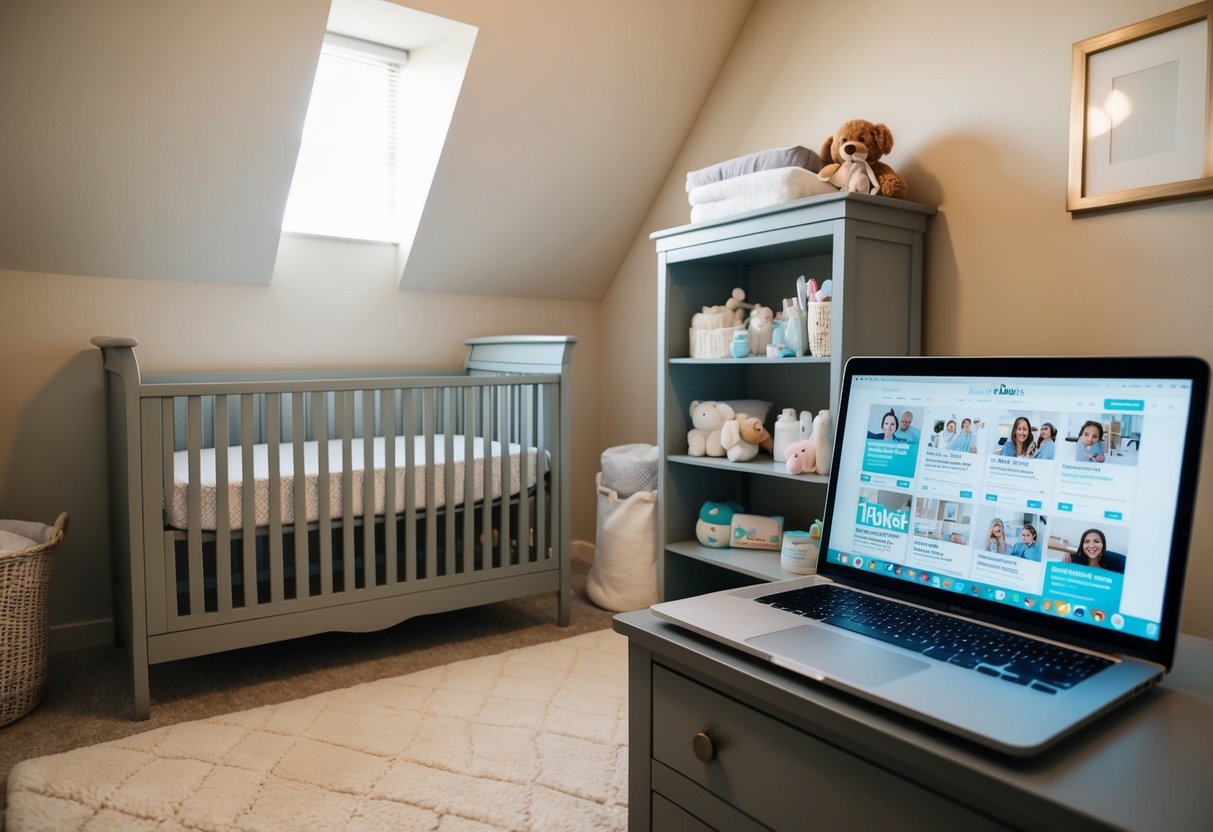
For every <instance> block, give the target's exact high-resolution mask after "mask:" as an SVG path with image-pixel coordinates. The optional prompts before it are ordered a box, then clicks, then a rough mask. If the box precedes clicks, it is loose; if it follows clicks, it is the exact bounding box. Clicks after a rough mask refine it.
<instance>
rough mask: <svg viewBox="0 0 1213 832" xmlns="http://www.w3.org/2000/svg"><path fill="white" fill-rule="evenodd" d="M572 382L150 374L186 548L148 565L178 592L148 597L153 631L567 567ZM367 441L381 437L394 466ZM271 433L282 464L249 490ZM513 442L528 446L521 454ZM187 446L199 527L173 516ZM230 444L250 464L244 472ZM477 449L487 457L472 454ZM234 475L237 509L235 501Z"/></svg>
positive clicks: (154, 424) (149, 447)
mask: <svg viewBox="0 0 1213 832" xmlns="http://www.w3.org/2000/svg"><path fill="white" fill-rule="evenodd" d="M438 381H441V383H440V384H439V383H438ZM558 382H559V378H558V377H552V376H497V377H488V376H481V377H477V378H452V377H450V376H447V377H444V378H441V379H427V378H420V379H411V378H410V379H407V380H402V379H394V380H386V379H375V380H368V379H355V380H348V381H342V382H339V383H331V382H330V383H327V384H326V385H325V386H327V387H329V388H332V389H316V387H317V384H318V383H317V382H310V383H304V382H283V383H280V384H271V385H268V389H267V385H266V384H265V383H264V382H259V383H253V382H237V383H221V382H202V383H199V384H196V385H193V386H190V385H182V384H180V383H170V384H161V383H153V384H148V385H145V386H144V388H143V389H142V390H141V392H140V400H141V401H140V407H141V409H142V411H143V416H142V421H143V425H144V429H143V442H144V445H145V447H144V456H145V458H147V457H151V456H154V457H157V458H158V459H159V460H160V466H161V471H160V474H159V481H160V483H161V499H162V505H161V506H160V507H157V508H159V510H160V511H161V512H162V516H163V524H162V525H163V530H162V534H163V535H164V542H163V550H164V551H165V552H171V553H172V554H173V556H172V557H166V558H164V559H163V560H158V561H150V562H149V563H148V565H147V567H148V576H149V580H151V581H163V586H164V588H165V592H164V593H163V594H159V593H157V594H156V595H154V596H149V610H148V621H149V628H150V632H152V633H155V632H157V631H158V627H157V625H158V623H160V622H162V623H163V627H164V629H165V631H173V630H180V629H190V628H194V627H196V626H198V623H197V622H198V618H199V617H200V616H205V617H207V619H208V620H214V621H217V622H227V621H238V620H242V619H246V618H259V617H263V616H265V615H266V612H267V608H273V609H277V608H281V609H284V610H294V609H305V608H314V607H321V606H328V605H336V604H346V603H354V602H358V601H361V600H362V599H363V598H365V597H375V596H385V597H386V596H389V595H396V594H400V593H401V592H409V591H415V590H417V589H421V588H426V587H430V586H433V585H434V584H440V583H449V584H457V583H459V582H462V581H477V580H482V579H484V578H485V577H486V574H487V573H492V574H501V575H503V576H504V575H509V574H515V573H525V572H527V571H531V570H535V569H538V568H543V567H544V566H545V565H546V566H547V567H548V568H551V564H550V561H549V559H550V558H551V557H552V551H551V547H552V540H553V534H554V532H555V531H556V530H555V529H554V518H553V517H552V516H551V514H550V500H549V494H550V491H549V489H550V488H551V487H553V486H554V485H557V484H558V483H557V482H555V480H556V477H555V476H554V474H553V472H552V471H551V469H550V459H551V451H552V450H553V449H554V448H555V447H556V444H555V443H557V442H558V441H559V436H558V435H557V426H558V425H559V412H558V411H559V385H558ZM368 438H369V439H371V440H374V439H376V438H378V439H381V440H382V444H381V446H380V447H381V449H382V460H381V462H379V464H378V465H377V460H376V458H375V457H376V447H375V444H374V441H365V440H367V439H368ZM397 438H399V439H400V440H402V441H401V443H400V447H399V448H398V447H397V442H396V440H397ZM418 440H420V442H421V443H422V444H421V448H422V449H423V453H422V454H421V455H420V456H421V457H422V458H421V459H417V458H416V457H417V456H418V455H417V453H416V451H417V442H418ZM309 442H311V443H313V444H315V445H316V446H317V451H316V453H315V459H316V464H317V467H318V470H317V471H316V474H315V477H314V481H313V482H312V483H310V484H309V482H308V480H309V479H310V478H309V477H306V476H302V475H300V474H299V472H303V471H304V470H305V467H306V465H305V457H306V456H307V447H306V446H307V443H309ZM329 444H331V445H332V446H333V447H334V450H335V452H336V461H335V464H332V465H331V468H332V470H330V463H331V462H332V460H331V459H330V454H329V453H326V452H323V451H321V450H319V449H320V448H323V447H325V446H326V445H329ZM257 446H261V447H262V453H264V455H265V463H264V467H267V468H268V471H263V472H262V474H263V476H262V479H263V481H264V482H265V485H266V488H265V493H264V494H260V493H255V492H257V489H256V488H254V487H248V484H250V483H253V482H254V481H255V479H256V477H257V473H256V472H255V469H256V468H257V467H258V466H257V463H256V461H255V459H254V457H255V454H256V453H257V451H258V448H257ZM511 447H514V448H517V449H518V453H517V454H513V455H511V454H510V453H509V451H510V449H511ZM228 448H231V449H234V450H233V451H231V452H224V450H225V449H228ZM208 449H217V452H215V453H214V456H213V458H214V478H213V487H212V488H211V493H212V495H213V499H212V506H213V507H210V506H208V510H207V511H204V505H203V495H204V485H209V483H204V482H203V476H202V475H203V466H202V464H201V459H202V456H203V452H204V451H206V450H208ZM401 450H402V451H403V458H398V456H397V454H398V452H399V451H401ZM183 454H184V457H185V460H186V468H187V469H188V475H187V478H186V479H187V482H188V485H187V486H186V487H185V489H184V490H185V492H186V495H187V496H186V504H187V509H186V512H185V515H186V517H185V522H184V523H182V522H181V521H180V518H179V517H176V516H175V515H174V514H173V512H172V511H171V507H172V502H173V499H174V496H175V494H177V493H178V492H179V491H181V490H182V489H181V486H179V485H176V484H175V482H174V480H175V479H176V480H177V481H178V482H179V481H180V476H181V471H180V467H181V462H180V460H181V457H182V455H183ZM229 454H230V455H231V456H233V457H235V458H236V459H237V460H238V463H237V466H236V467H237V469H238V470H237V471H236V472H234V471H232V470H229ZM436 457H440V458H441V459H442V460H446V461H448V462H447V464H446V465H445V466H443V465H439V464H437V463H436V461H435V458H436ZM457 458H462V459H463V460H465V462H464V466H463V467H464V472H463V476H462V483H459V482H458V479H459V478H458V477H457V476H456V475H455V471H454V465H453V464H451V463H450V461H452V460H455V459H457ZM477 458H479V459H480V460H481V464H480V465H479V466H477V465H475V464H473V463H472V462H470V461H472V460H476V459H477ZM288 459H289V463H290V464H289V465H284V463H285V462H287V461H288ZM284 469H286V470H288V471H292V472H294V474H293V475H289V474H288V475H284V473H283V471H284ZM380 471H381V472H382V478H380V474H379V472H380ZM494 474H496V475H497V478H499V480H500V485H499V487H496V488H495V487H494V484H493V480H494V479H495V477H494ZM208 479H209V478H208ZM419 481H420V482H422V483H424V485H423V486H422V487H420V488H419V487H418V485H417V483H418V482H419ZM233 485H235V486H236V489H237V490H238V491H239V494H240V496H239V500H238V501H237V506H236V508H237V509H238V512H239V513H238V517H237V516H236V512H233V511H230V510H229V502H228V498H227V495H228V493H229V489H230V488H231V487H232V486H233ZM309 489H313V493H311V494H309ZM401 492H402V493H401ZM414 494H417V497H416V498H414V497H413V495H414ZM313 496H314V501H313V500H312V497H313ZM258 500H264V501H266V502H267V503H268V505H258V504H257V501H258ZM310 502H314V503H315V505H316V506H317V513H316V516H315V517H314V518H313V517H310V516H308V514H307V512H308V511H310ZM330 506H332V507H335V510H330V508H329V507H330ZM305 507H307V508H305ZM145 509H146V510H147V511H148V512H149V513H150V512H151V511H152V507H151V506H146V507H145ZM204 514H205V515H206V517H205V521H206V522H204ZM211 515H213V516H211ZM161 573H162V574H161ZM161 603H162V604H163V608H162V609H161V608H160V604H161Z"/></svg>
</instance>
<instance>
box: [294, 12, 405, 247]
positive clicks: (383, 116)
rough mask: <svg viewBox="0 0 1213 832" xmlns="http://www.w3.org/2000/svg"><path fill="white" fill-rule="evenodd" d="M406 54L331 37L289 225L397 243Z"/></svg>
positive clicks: (316, 84) (311, 109)
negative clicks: (400, 120)
mask: <svg viewBox="0 0 1213 832" xmlns="http://www.w3.org/2000/svg"><path fill="white" fill-rule="evenodd" d="M406 58H407V55H406V53H404V52H403V51H400V50H395V49H393V48H391V47H386V46H381V45H379V44H370V43H367V42H365V41H359V40H357V39H355V38H348V37H343V36H340V35H334V34H331V33H330V34H328V35H326V36H325V40H324V46H323V47H322V49H321V52H320V61H319V63H318V65H317V67H316V80H315V82H314V83H313V85H312V97H311V101H310V102H309V104H308V111H307V119H306V121H305V123H304V126H303V142H302V145H301V147H300V149H299V158H298V160H297V161H296V163H295V176H294V179H293V180H292V182H291V191H290V196H289V197H288V199H287V205H286V212H285V214H284V216H283V221H282V229H283V231H293V232H297V233H304V234H317V235H323V236H330V237H345V238H350V239H356V240H378V241H385V242H398V232H397V222H396V179H397V177H396V157H397V153H398V140H397V125H398V118H399V107H400V100H399V88H398V77H399V73H400V67H401V65H402V64H403V63H404V61H405V59H406Z"/></svg>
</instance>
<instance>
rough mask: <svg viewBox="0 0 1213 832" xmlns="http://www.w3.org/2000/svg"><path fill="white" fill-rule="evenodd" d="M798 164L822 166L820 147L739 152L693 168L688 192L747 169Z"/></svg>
mask: <svg viewBox="0 0 1213 832" xmlns="http://www.w3.org/2000/svg"><path fill="white" fill-rule="evenodd" d="M787 167H796V168H804V169H805V170H809V171H812V172H813V173H816V172H817V171H819V170H821V157H820V156H818V155H817V153H816V151H813V150H809V149H808V148H807V147H801V146H800V145H794V146H792V147H773V148H771V149H770V150H760V151H759V152H757V153H750V154H748V155H746V156H738V157H737V158H736V159H729V160H728V161H725V162H717V163H716V164H714V165H709V166H708V167H706V168H700V169H699V170H693V171H691V172H690V173H688V174H687V193H690V192H691V190H692V189H694V188H697V187H699V186H700V185H707V184H709V183H711V182H720V181H721V180H723V179H732V178H733V177H735V176H743V175H744V174H747V173H755V172H756V171H760V170H771V169H772V168H787Z"/></svg>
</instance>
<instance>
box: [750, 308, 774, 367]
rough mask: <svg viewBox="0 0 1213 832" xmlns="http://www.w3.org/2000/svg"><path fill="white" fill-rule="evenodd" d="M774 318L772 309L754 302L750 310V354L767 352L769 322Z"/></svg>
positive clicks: (769, 340) (769, 337) (769, 336)
mask: <svg viewBox="0 0 1213 832" xmlns="http://www.w3.org/2000/svg"><path fill="white" fill-rule="evenodd" d="M774 320H775V310H774V309H772V308H771V307H769V306H763V305H762V304H761V303H756V304H754V308H753V309H751V310H750V323H749V336H750V355H757V356H764V355H766V354H767V347H768V346H769V345H770V343H771V323H772V322H773V321H774Z"/></svg>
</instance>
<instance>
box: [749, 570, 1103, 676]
mask: <svg viewBox="0 0 1213 832" xmlns="http://www.w3.org/2000/svg"><path fill="white" fill-rule="evenodd" d="M755 600H756V601H758V602H760V603H763V604H769V605H771V606H772V607H775V608H776V609H781V610H786V611H787V612H792V613H796V614H797V615H803V616H805V617H806V618H813V619H816V620H819V621H821V622H823V623H825V624H831V625H833V626H835V627H840V628H842V629H844V630H850V631H851V632H854V633H861V634H863V635H865V636H870V637H871V638H874V639H878V640H880V641H884V642H888V643H890V644H895V645H897V646H898V647H904V648H906V649H907V650H913V651H914V652H915V653H921V654H922V655H924V656H928V657H930V658H932V659H936V660H937V661H942V662H948V663H949V664H955V665H959V666H960V667H965V668H970V669H972V670H975V671H977V672H978V673H984V674H986V675H987V676H994V677H997V678H999V679H1004V680H1006V681H1007V682H1010V683H1012V684H1016V685H1024V686H1027V687H1031V688H1034V689H1035V690H1038V691H1042V692H1044V693H1052V694H1055V693H1057V692H1058V691H1059V690H1064V689H1066V688H1071V687H1073V686H1074V685H1076V684H1078V683H1079V682H1081V681H1082V680H1084V679H1088V678H1090V677H1091V676H1093V675H1094V674H1096V673H1098V672H1099V671H1101V670H1103V669H1104V668H1105V667H1107V666H1108V665H1110V664H1112V662H1111V661H1109V660H1108V659H1104V658H1101V657H1099V656H1092V655H1090V654H1088V653H1082V652H1079V651H1077V650H1069V649H1066V648H1064V647H1058V646H1056V645H1053V644H1049V643H1047V642H1043V641H1037V640H1035V639H1031V638H1026V637H1024V636H1021V635H1016V634H1015V633H1008V632H1005V631H1003V630H999V629H997V628H994V627H986V626H983V625H981V624H977V623H975V622H972V621H965V620H964V619H960V618H954V617H952V616H950V615H943V614H941V613H937V612H932V611H931V610H924V609H920V608H918V607H913V606H910V605H908V604H899V603H897V602H896V601H889V600H887V599H884V598H877V597H874V596H871V595H865V594H864V593H862V592H852V591H851V590H848V589H845V588H844V587H840V586H834V585H832V584H820V585H817V586H809V587H803V588H801V589H792V590H788V591H786V592H779V593H775V594H773V595H764V596H762V597H761V598H756V599H755Z"/></svg>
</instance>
